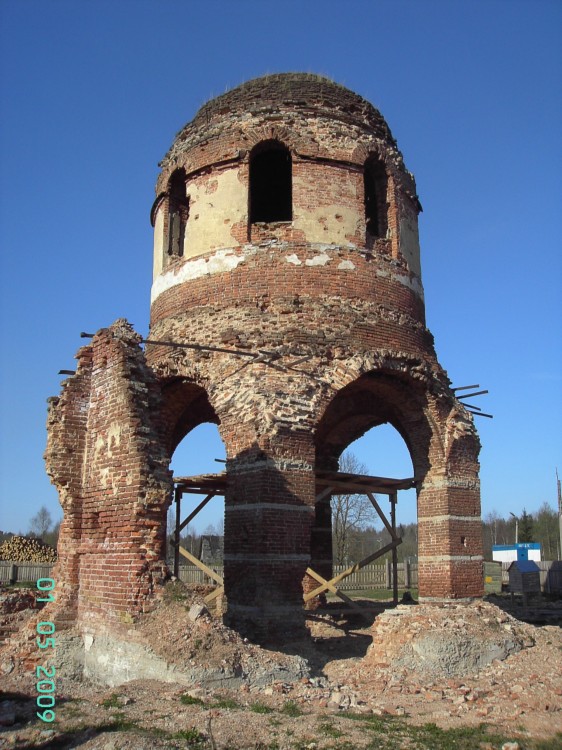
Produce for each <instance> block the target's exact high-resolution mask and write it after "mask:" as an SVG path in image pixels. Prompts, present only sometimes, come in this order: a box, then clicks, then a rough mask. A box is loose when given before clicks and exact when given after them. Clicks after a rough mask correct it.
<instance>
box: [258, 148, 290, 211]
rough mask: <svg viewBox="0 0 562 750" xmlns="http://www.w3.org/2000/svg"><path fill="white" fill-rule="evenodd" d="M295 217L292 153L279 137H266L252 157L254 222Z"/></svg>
mask: <svg viewBox="0 0 562 750" xmlns="http://www.w3.org/2000/svg"><path fill="white" fill-rule="evenodd" d="M292 218H293V189H292V160H291V154H290V152H289V149H288V148H286V147H285V146H283V144H281V143H279V142H278V141H266V142H265V143H263V144H260V146H258V148H257V150H256V151H254V153H253V154H252V156H251V157H250V222H251V223H252V224H253V223H255V222H256V221H266V222H270V221H292Z"/></svg>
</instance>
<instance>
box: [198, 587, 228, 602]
mask: <svg viewBox="0 0 562 750" xmlns="http://www.w3.org/2000/svg"><path fill="white" fill-rule="evenodd" d="M222 594H224V586H217V588H216V589H215V590H214V591H211V593H210V594H207V596H206V597H205V598H204V599H203V601H204V602H205V604H210V603H211V602H212V601H213V600H214V599H216V598H217V597H218V596H221V595H222Z"/></svg>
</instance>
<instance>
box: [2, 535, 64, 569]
mask: <svg viewBox="0 0 562 750" xmlns="http://www.w3.org/2000/svg"><path fill="white" fill-rule="evenodd" d="M0 560H11V561H12V562H32V563H41V562H44V563H54V562H56V561H57V551H56V549H54V548H53V547H51V546H50V545H48V544H45V542H43V541H42V540H41V539H35V538H33V537H28V536H13V537H12V538H11V539H8V540H7V541H5V542H2V544H0Z"/></svg>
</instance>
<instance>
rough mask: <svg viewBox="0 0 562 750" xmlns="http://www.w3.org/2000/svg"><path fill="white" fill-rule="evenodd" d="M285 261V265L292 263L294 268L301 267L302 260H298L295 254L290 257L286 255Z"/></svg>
mask: <svg viewBox="0 0 562 750" xmlns="http://www.w3.org/2000/svg"><path fill="white" fill-rule="evenodd" d="M285 260H286V261H287V263H292V264H293V265H294V266H302V260H299V259H298V257H297V255H295V253H293V254H292V255H287V256H286V258H285Z"/></svg>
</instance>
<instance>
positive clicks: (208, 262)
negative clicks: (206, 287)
mask: <svg viewBox="0 0 562 750" xmlns="http://www.w3.org/2000/svg"><path fill="white" fill-rule="evenodd" d="M245 260H246V256H245V255H236V253H235V252H234V250H231V249H230V248H226V249H224V250H217V251H216V252H215V253H214V254H213V255H212V256H210V257H209V258H195V259H194V260H187V261H186V262H185V263H184V264H183V266H181V268H180V269H179V270H178V269H174V270H171V271H167V272H166V273H163V274H161V275H160V276H158V277H157V278H156V279H155V281H154V284H153V285H152V291H151V294H150V301H151V302H154V300H155V299H157V297H159V296H160V295H161V294H162V293H163V292H166V291H167V290H168V289H171V288H172V287H174V286H177V285H178V284H183V283H184V282H186V281H191V280H193V279H199V278H201V276H211V275H213V274H215V273H225V272H226V271H232V270H233V269H234V268H236V267H237V266H238V265H240V263H243V262H244V261H245Z"/></svg>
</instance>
